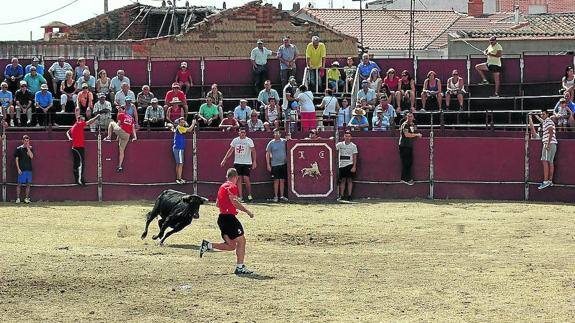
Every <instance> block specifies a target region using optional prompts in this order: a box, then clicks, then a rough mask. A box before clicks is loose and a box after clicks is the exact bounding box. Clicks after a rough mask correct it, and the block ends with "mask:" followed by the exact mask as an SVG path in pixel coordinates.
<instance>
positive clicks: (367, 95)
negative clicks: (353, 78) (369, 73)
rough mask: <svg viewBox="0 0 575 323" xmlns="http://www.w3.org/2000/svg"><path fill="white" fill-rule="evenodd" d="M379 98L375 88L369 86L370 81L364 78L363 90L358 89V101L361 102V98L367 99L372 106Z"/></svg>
mask: <svg viewBox="0 0 575 323" xmlns="http://www.w3.org/2000/svg"><path fill="white" fill-rule="evenodd" d="M376 98H377V94H376V93H375V91H374V90H373V89H371V88H370V87H369V81H368V80H363V81H361V90H359V91H357V97H356V99H357V101H358V102H361V99H365V100H366V101H367V104H369V105H371V106H375V100H376Z"/></svg>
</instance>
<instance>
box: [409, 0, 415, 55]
mask: <svg viewBox="0 0 575 323" xmlns="http://www.w3.org/2000/svg"><path fill="white" fill-rule="evenodd" d="M414 7H415V0H411V1H410V6H409V58H413V57H414V56H415V53H414V51H415V48H414V47H415V35H414V32H415V12H414V11H413V10H414V9H415V8H414Z"/></svg>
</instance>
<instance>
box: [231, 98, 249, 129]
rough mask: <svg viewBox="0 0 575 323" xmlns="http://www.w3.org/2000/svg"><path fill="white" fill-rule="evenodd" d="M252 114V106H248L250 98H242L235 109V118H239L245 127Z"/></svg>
mask: <svg viewBox="0 0 575 323" xmlns="http://www.w3.org/2000/svg"><path fill="white" fill-rule="evenodd" d="M251 114H252V108H250V107H249V106H248V100H246V99H241V100H240V104H239V105H238V106H237V107H236V108H235V109H234V118H235V119H236V120H238V122H239V123H240V125H241V126H242V127H245V126H246V125H247V121H248V119H249V118H250V115H251Z"/></svg>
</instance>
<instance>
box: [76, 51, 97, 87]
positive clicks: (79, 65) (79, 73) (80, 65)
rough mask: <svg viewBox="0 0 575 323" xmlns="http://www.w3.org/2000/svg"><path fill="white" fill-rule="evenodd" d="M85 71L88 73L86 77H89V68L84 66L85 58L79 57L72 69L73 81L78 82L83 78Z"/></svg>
mask: <svg viewBox="0 0 575 323" xmlns="http://www.w3.org/2000/svg"><path fill="white" fill-rule="evenodd" d="M86 70H87V71H88V75H90V68H89V67H88V65H86V58H84V57H79V58H78V60H77V61H76V67H75V68H74V79H76V80H78V79H81V78H82V77H84V71H86ZM86 83H87V82H86ZM94 87H95V85H94Z"/></svg>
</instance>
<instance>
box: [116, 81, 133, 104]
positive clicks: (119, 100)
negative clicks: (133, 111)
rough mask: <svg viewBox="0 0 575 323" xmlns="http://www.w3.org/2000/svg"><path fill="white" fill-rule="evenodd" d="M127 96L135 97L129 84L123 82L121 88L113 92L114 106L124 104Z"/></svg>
mask: <svg viewBox="0 0 575 323" xmlns="http://www.w3.org/2000/svg"><path fill="white" fill-rule="evenodd" d="M127 97H131V98H132V99H135V98H136V95H135V94H134V92H133V91H132V90H130V84H128V83H126V82H124V83H122V88H121V90H120V91H118V92H116V94H114V104H115V105H116V106H120V105H124V104H125V103H126V98H127Z"/></svg>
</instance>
